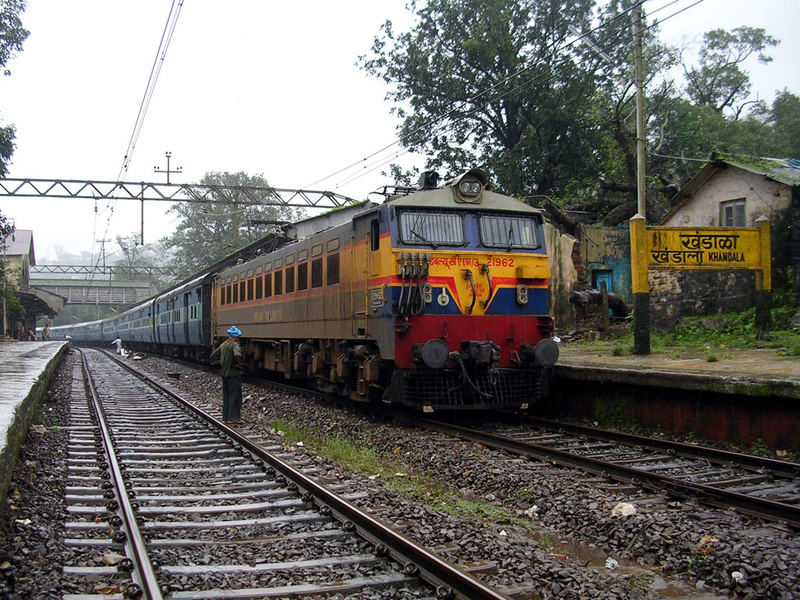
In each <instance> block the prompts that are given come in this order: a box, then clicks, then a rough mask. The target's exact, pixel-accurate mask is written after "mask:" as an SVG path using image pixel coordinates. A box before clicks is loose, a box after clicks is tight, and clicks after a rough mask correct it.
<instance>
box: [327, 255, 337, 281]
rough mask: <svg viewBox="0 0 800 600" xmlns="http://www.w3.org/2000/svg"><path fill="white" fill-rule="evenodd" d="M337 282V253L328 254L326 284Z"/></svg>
mask: <svg viewBox="0 0 800 600" xmlns="http://www.w3.org/2000/svg"><path fill="white" fill-rule="evenodd" d="M337 283H339V255H338V254H329V255H328V285H336V284H337Z"/></svg>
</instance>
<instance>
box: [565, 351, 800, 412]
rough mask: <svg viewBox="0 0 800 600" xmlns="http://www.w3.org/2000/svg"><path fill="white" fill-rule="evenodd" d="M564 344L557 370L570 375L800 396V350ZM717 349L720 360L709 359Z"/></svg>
mask: <svg viewBox="0 0 800 600" xmlns="http://www.w3.org/2000/svg"><path fill="white" fill-rule="evenodd" d="M559 350H560V351H561V353H560V356H559V359H558V363H556V375H557V376H558V377H562V378H564V379H570V380H573V379H580V380H589V381H603V382H609V381H613V382H619V383H629V384H637V385H646V386H647V387H663V388H670V389H680V390H687V391H704V392H718V393H722V394H726V393H727V394H736V395H744V396H759V397H764V396H777V397H785V398H794V399H798V400H800V356H782V355H780V354H779V353H778V352H777V351H776V350H738V349H725V348H723V349H719V350H714V351H713V353H711V352H709V353H708V355H707V354H705V353H700V352H696V353H695V354H694V355H692V354H686V353H684V354H682V355H680V356H675V355H671V354H649V355H645V356H640V355H626V356H614V354H613V352H612V350H611V349H607V348H603V349H597V348H593V347H591V346H570V345H569V344H562V345H560V348H559ZM712 354H713V357H712V358H714V359H715V360H709V357H710V356H711V355H712Z"/></svg>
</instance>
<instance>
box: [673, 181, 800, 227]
mask: <svg viewBox="0 0 800 600" xmlns="http://www.w3.org/2000/svg"><path fill="white" fill-rule="evenodd" d="M710 182H713V183H710ZM740 198H743V199H745V200H746V203H745V220H746V227H755V222H756V219H757V218H759V217H761V216H764V217H767V218H768V219H769V220H770V221H772V220H774V215H776V214H778V213H782V212H784V211H785V210H786V209H787V208H789V206H790V205H791V201H792V188H791V187H790V186H787V185H784V184H782V183H777V182H775V181H772V180H770V179H767V178H766V177H764V176H763V175H759V174H756V173H750V172H748V171H745V170H744V169H736V168H729V169H726V170H724V171H721V172H720V173H717V174H716V175H715V176H714V177H713V178H712V179H711V180H709V182H707V183H706V184H705V185H703V186H701V187H700V188H699V189H698V190H697V191H696V192H695V193H694V195H693V197H692V201H691V202H689V203H687V204H686V205H685V206H684V207H683V208H681V210H680V211H678V212H676V213H675V214H674V215H672V216H671V217H670V218H669V219H668V220H666V221H664V223H662V225H664V226H666V227H720V226H721V223H720V222H719V216H720V215H719V205H720V203H721V202H726V201H729V200H738V199H740Z"/></svg>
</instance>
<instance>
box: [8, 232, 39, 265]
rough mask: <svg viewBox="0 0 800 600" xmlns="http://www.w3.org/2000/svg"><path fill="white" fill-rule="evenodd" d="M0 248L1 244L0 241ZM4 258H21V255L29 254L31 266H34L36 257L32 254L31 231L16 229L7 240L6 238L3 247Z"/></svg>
mask: <svg viewBox="0 0 800 600" xmlns="http://www.w3.org/2000/svg"><path fill="white" fill-rule="evenodd" d="M0 246H2V242H1V241H0ZM4 253H5V255H6V256H22V255H23V254H30V261H31V264H32V265H35V264H36V257H35V256H34V253H33V231H31V230H30V229H17V230H16V231H14V233H13V234H12V235H10V236H8V238H6V247H5V252H4Z"/></svg>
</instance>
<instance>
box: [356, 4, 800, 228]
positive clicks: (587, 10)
mask: <svg viewBox="0 0 800 600" xmlns="http://www.w3.org/2000/svg"><path fill="white" fill-rule="evenodd" d="M636 4H640V3H638V2H635V1H634V0H554V1H552V2H540V1H538V0H428V1H427V2H424V1H423V0H419V1H417V0H412V1H411V2H410V3H409V9H410V10H411V11H413V12H414V14H415V15H416V17H417V20H416V23H415V25H414V26H413V27H412V28H411V29H409V30H408V31H405V32H397V31H395V30H394V27H393V25H392V23H391V22H390V21H387V22H386V23H385V24H384V25H383V26H382V28H381V31H380V32H379V34H378V35H377V36H376V38H375V40H374V44H373V46H372V49H371V51H370V52H369V53H367V54H365V55H364V56H361V57H360V59H359V64H360V66H361V68H362V69H364V70H365V71H366V72H367V73H369V74H370V75H372V76H375V77H378V78H380V79H382V80H384V81H385V82H386V83H387V84H388V86H389V87H388V92H387V98H388V99H389V100H391V101H393V102H394V108H393V109H392V110H393V112H394V113H395V114H396V115H397V116H398V117H399V118H400V119H401V123H400V125H399V126H398V129H399V133H400V136H401V141H402V144H403V145H404V146H405V147H406V148H408V149H410V150H412V151H417V152H420V153H423V154H425V155H427V156H429V157H431V158H430V159H429V160H428V163H427V164H426V168H433V169H438V170H440V171H444V172H445V173H443V174H445V175H447V176H452V175H455V174H457V173H459V172H462V171H464V170H465V169H467V168H473V167H475V166H479V167H481V168H484V169H485V170H487V171H488V172H489V173H490V175H491V178H492V180H493V181H494V182H495V183H496V185H497V187H498V188H500V189H501V190H502V191H504V192H506V193H510V194H514V195H517V196H527V197H529V198H531V202H532V203H535V199H534V198H533V197H536V196H547V197H550V198H552V199H554V200H555V201H556V203H557V204H560V205H561V206H566V207H568V208H572V209H579V210H583V211H588V212H589V213H591V215H593V217H594V219H593V220H594V221H596V222H602V223H605V224H608V225H616V224H618V223H620V222H622V221H623V220H625V219H627V218H629V217H630V216H632V215H633V214H634V212H635V208H636V198H635V195H636V153H635V142H636V119H635V112H636V109H635V103H634V99H635V89H636V88H635V85H634V82H633V79H634V77H633V57H634V52H633V35H632V29H633V27H632V24H633V18H634V17H633V8H634V6H635V5H636ZM643 25H644V33H643V36H642V37H643V48H644V49H643V57H644V64H645V69H644V71H645V73H644V81H645V92H646V115H645V118H646V130H647V150H648V158H647V163H648V164H647V181H648V198H647V201H648V218H649V219H650V220H651V221H653V220H657V219H658V218H659V217H660V216H662V215H663V214H664V213H665V212H666V210H668V208H669V200H670V199H671V198H672V197H673V196H674V195H675V192H677V190H678V189H679V188H680V186H681V185H682V184H683V183H685V182H686V181H687V179H688V178H689V177H690V176H691V175H692V174H694V173H695V172H696V171H697V170H698V169H699V167H700V166H702V161H703V160H705V159H707V158H708V157H709V156H710V155H711V153H712V152H715V151H717V152H719V151H721V152H727V153H734V154H751V155H757V156H779V157H780V156H785V157H791V156H798V157H800V154H798V147H797V146H798V141H797V140H798V139H800V120H798V119H799V118H798V117H797V115H798V112H797V110H796V107H797V105H798V103H800V98H798V97H797V96H795V95H794V94H792V93H791V92H789V91H788V90H784V91H783V92H781V93H780V94H779V95H778V96H777V98H776V99H775V101H774V102H773V104H772V106H767V105H766V104H765V103H763V102H759V101H753V100H752V99H751V84H750V78H749V75H748V73H747V71H746V70H745V69H744V64H745V61H746V60H747V59H749V58H751V57H756V58H758V60H759V61H761V62H763V63H767V62H769V61H770V60H771V59H770V57H769V56H768V55H767V54H766V52H767V50H768V49H769V48H770V47H774V46H775V45H777V44H778V43H779V41H778V40H776V39H774V38H772V37H771V36H769V35H768V34H767V33H766V32H765V31H764V30H763V29H757V28H752V27H747V26H742V27H737V28H736V29H734V30H733V31H730V32H727V31H723V30H711V31H709V32H707V33H706V34H705V36H704V39H703V42H702V46H701V48H700V49H699V54H698V58H697V63H696V64H690V63H689V62H688V61H689V59H688V58H686V57H688V56H689V55H690V53H689V52H688V51H686V50H687V49H686V48H684V49H678V48H670V47H666V46H665V45H664V44H663V43H661V42H660V41H659V38H658V35H659V31H658V27H657V24H653V23H649V22H648V21H647V19H646V17H645V20H644V22H643ZM674 67H678V68H677V69H675V68H674ZM676 73H677V74H678V75H677V77H682V79H676V75H675V74H676ZM770 91H772V90H770ZM793 109H795V110H793ZM393 171H394V173H395V174H396V175H398V176H399V175H403V174H402V173H401V172H400V171H399V169H398V168H397V167H395V168H394V169H393ZM406 175H408V174H406ZM590 218H591V217H590Z"/></svg>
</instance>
